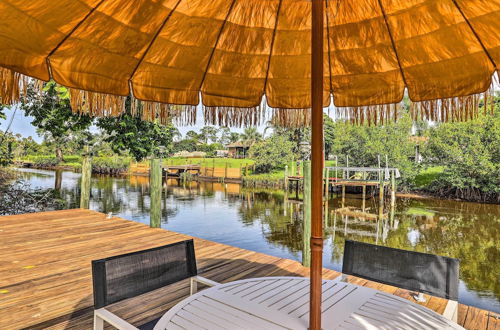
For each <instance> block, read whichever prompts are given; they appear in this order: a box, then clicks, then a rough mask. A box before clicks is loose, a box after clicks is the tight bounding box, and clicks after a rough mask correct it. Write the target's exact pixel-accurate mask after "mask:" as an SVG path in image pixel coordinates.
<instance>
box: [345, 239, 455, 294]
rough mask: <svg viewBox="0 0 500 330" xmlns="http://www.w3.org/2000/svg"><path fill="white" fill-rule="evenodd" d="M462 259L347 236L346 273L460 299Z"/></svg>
mask: <svg viewBox="0 0 500 330" xmlns="http://www.w3.org/2000/svg"><path fill="white" fill-rule="evenodd" d="M458 268H459V260H458V259H453V258H447V257H442V256H437V255H433V254H427V253H420V252H413V251H406V250H400V249H393V248H389V247H385V246H378V245H373V244H368V243H362V242H355V241H350V240H346V241H345V249H344V262H343V266H342V273H344V274H347V275H354V276H358V277H362V278H365V279H368V280H372V281H376V282H381V283H384V284H389V285H394V286H397V287H400V288H404V289H408V290H412V291H418V292H422V293H427V294H431V295H434V296H438V297H442V298H446V299H451V300H458Z"/></svg>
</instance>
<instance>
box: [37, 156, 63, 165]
mask: <svg viewBox="0 0 500 330" xmlns="http://www.w3.org/2000/svg"><path fill="white" fill-rule="evenodd" d="M30 158H31V159H30V160H31V161H32V162H33V165H34V166H36V167H54V166H57V165H59V160H58V159H57V157H55V156H33V157H30Z"/></svg>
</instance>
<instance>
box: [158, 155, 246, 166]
mask: <svg viewBox="0 0 500 330" xmlns="http://www.w3.org/2000/svg"><path fill="white" fill-rule="evenodd" d="M253 163H254V161H253V160H252V159H247V158H245V159H234V158H184V157H175V158H167V159H165V160H164V161H163V164H165V165H186V164H190V165H201V166H203V167H226V164H227V167H228V168H240V167H243V166H246V165H252V164H253Z"/></svg>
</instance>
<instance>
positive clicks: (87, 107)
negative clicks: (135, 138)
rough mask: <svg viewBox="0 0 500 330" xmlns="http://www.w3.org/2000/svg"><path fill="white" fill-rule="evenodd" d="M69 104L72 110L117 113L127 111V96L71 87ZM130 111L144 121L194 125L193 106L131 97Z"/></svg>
mask: <svg viewBox="0 0 500 330" xmlns="http://www.w3.org/2000/svg"><path fill="white" fill-rule="evenodd" d="M69 91H70V104H71V108H72V110H73V112H74V113H78V114H85V115H89V116H91V117H119V116H121V115H122V114H124V113H125V111H126V107H125V105H126V102H127V98H128V97H127V96H117V95H110V94H102V93H94V92H88V91H83V90H78V89H70V90H69ZM130 114H131V115H132V116H136V117H139V118H141V119H142V120H145V121H150V122H155V121H157V122H159V123H160V124H161V125H168V124H170V123H172V122H174V123H176V124H178V125H194V123H195V122H196V106H194V105H172V104H166V103H159V102H149V101H141V100H138V99H136V98H133V97H130Z"/></svg>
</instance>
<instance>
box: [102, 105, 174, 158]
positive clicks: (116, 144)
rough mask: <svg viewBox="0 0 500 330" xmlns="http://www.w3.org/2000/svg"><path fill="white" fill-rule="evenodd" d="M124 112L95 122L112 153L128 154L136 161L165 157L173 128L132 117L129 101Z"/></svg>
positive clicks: (170, 147)
mask: <svg viewBox="0 0 500 330" xmlns="http://www.w3.org/2000/svg"><path fill="white" fill-rule="evenodd" d="M125 110H126V111H125V113H124V114H123V115H122V116H120V117H111V118H100V119H99V120H98V121H97V126H98V127H99V128H101V129H102V130H103V132H104V133H106V134H107V136H106V137H105V138H104V140H105V141H106V142H108V143H110V145H111V147H112V149H113V151H114V152H116V153H123V152H129V153H130V154H131V155H132V157H134V159H135V160H136V161H141V160H143V159H144V158H146V157H150V156H156V157H164V156H166V155H167V154H168V153H169V152H170V151H171V149H172V139H173V134H174V132H175V128H174V127H173V126H172V125H168V126H162V125H160V124H158V123H156V122H149V121H144V120H142V119H141V118H138V117H135V116H132V115H131V114H130V100H127V102H126V105H125Z"/></svg>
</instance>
